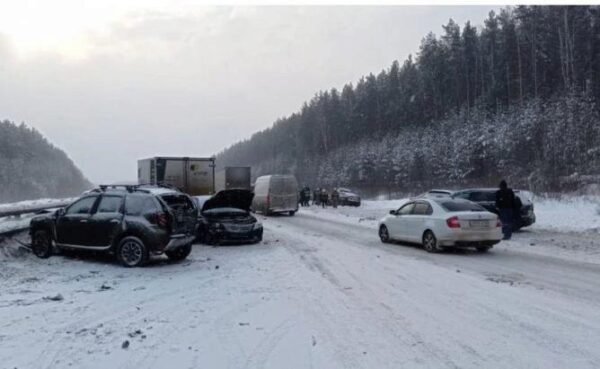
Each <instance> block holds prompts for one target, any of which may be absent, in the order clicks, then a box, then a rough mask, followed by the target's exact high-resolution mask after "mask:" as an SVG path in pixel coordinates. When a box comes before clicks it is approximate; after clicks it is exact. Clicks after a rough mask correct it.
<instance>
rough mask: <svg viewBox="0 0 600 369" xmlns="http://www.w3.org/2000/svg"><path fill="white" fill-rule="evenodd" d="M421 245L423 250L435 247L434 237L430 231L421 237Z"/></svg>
mask: <svg viewBox="0 0 600 369" xmlns="http://www.w3.org/2000/svg"><path fill="white" fill-rule="evenodd" d="M423 247H425V250H427V251H431V250H433V249H435V237H433V235H432V234H431V233H427V234H426V235H425V237H424V239H423Z"/></svg>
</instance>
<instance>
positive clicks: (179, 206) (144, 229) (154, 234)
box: [29, 186, 198, 267]
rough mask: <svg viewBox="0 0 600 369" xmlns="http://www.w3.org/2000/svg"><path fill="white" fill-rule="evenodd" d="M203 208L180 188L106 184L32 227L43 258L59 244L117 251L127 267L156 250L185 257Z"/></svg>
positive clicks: (36, 220) (174, 257) (175, 257)
mask: <svg viewBox="0 0 600 369" xmlns="http://www.w3.org/2000/svg"><path fill="white" fill-rule="evenodd" d="M197 212H198V209H197V208H196V206H195V205H194V203H193V201H192V199H191V198H190V197H189V196H188V195H186V194H184V193H181V192H178V191H176V190H172V189H167V188H160V187H152V186H101V187H100V188H99V189H96V190H93V191H89V192H88V193H86V194H84V195H83V196H82V197H81V198H79V199H77V200H76V201H74V202H73V203H71V204H70V205H69V206H67V207H65V208H63V209H59V210H57V211H55V212H53V213H49V214H44V215H40V216H36V217H34V218H33V219H32V220H31V223H30V228H29V232H30V235H31V246H32V251H33V253H34V254H35V255H37V256H38V257H40V258H47V257H49V256H50V255H51V254H52V253H53V252H54V251H55V250H61V249H78V250H89V251H102V252H108V253H113V254H115V255H116V257H117V259H118V260H119V261H120V262H121V263H122V264H123V265H125V266H127V267H135V266H141V265H143V264H144V263H145V262H146V261H147V260H148V258H149V256H150V254H152V255H159V254H163V253H164V254H166V255H167V257H169V259H172V260H183V259H185V258H186V257H187V256H188V255H189V253H190V252H191V246H192V242H193V241H194V235H195V231H196V227H197Z"/></svg>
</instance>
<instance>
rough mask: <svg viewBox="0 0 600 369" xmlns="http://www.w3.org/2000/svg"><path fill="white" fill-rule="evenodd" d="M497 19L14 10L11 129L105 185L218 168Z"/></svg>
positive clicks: (208, 10) (469, 12)
mask: <svg viewBox="0 0 600 369" xmlns="http://www.w3.org/2000/svg"><path fill="white" fill-rule="evenodd" d="M9 4H10V5H9ZM491 9H492V7H491V6H480V7H477V6H469V7H467V6H461V7H459V6H455V7H448V6H432V7H408V6H403V7H400V6H399V7H339V6H337V7H201V6H193V5H189V2H177V1H168V2H167V1H157V0H145V1H130V2H125V1H116V0H105V1H98V2H96V4H95V5H92V3H91V2H85V1H82V0H73V1H45V0H40V1H39V2H38V1H11V2H4V1H2V2H0V119H9V120H12V121H15V122H17V123H20V122H25V123H27V124H28V125H30V126H33V127H35V128H37V129H38V130H40V131H41V132H42V133H43V134H44V135H45V136H46V137H47V138H48V139H49V140H50V141H51V142H52V143H53V144H55V145H56V146H58V147H60V148H61V149H63V150H65V151H66V152H67V154H68V155H69V157H70V158H71V159H73V161H74V162H75V163H76V164H77V165H78V166H79V167H80V168H81V169H82V171H83V172H84V174H85V175H86V176H87V177H88V178H89V179H90V180H92V181H94V182H96V183H99V182H112V181H120V180H131V179H135V178H136V173H137V171H136V165H137V164H136V163H137V162H136V161H137V159H140V158H144V157H150V156H157V155H177V156H211V155H213V154H215V153H217V152H219V151H221V150H222V149H224V148H225V147H227V146H229V145H230V144H232V143H234V142H236V141H238V140H240V139H243V138H246V137H248V136H249V135H251V134H252V133H253V132H255V131H257V130H260V129H263V128H265V127H268V126H270V125H271V124H272V123H273V122H274V121H275V119H277V118H278V117H282V116H286V115H289V114H291V113H293V112H295V111H297V110H298V109H299V108H300V106H301V104H302V103H303V102H304V101H305V100H307V99H310V98H311V97H312V96H313V95H314V93H316V92H317V91H318V90H321V89H329V88H332V87H338V88H339V87H342V86H343V85H344V84H345V83H347V82H353V81H356V80H357V79H359V78H360V77H361V76H362V75H365V74H368V73H370V72H373V73H377V72H379V71H380V70H381V69H383V68H388V67H389V66H390V64H391V63H392V61H393V60H396V59H397V60H399V61H400V62H402V61H403V60H404V59H405V58H406V57H407V56H408V54H413V55H414V54H416V52H417V51H418V46H419V43H420V41H421V39H422V38H423V37H424V36H425V35H426V34H427V33H428V32H429V31H433V32H434V33H436V34H440V33H441V31H442V27H441V26H442V24H445V23H447V21H448V19H449V18H453V19H454V20H455V21H457V22H458V23H459V24H461V25H462V24H464V22H466V21H467V20H471V22H472V24H474V25H480V24H482V23H483V19H484V18H485V17H486V15H487V13H488V12H489V11H490V10H491Z"/></svg>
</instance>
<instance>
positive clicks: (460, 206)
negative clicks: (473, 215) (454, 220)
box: [438, 200, 485, 213]
mask: <svg viewBox="0 0 600 369" xmlns="http://www.w3.org/2000/svg"><path fill="white" fill-rule="evenodd" d="M438 204H440V205H441V206H442V208H444V210H446V211H449V212H451V213H452V212H456V211H485V209H484V208H483V207H482V206H481V205H478V204H475V203H474V202H470V201H448V200H446V201H438Z"/></svg>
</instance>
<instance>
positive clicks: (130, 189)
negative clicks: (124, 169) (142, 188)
mask: <svg viewBox="0 0 600 369" xmlns="http://www.w3.org/2000/svg"><path fill="white" fill-rule="evenodd" d="M138 187H139V185H130V184H110V185H99V186H98V188H100V191H101V192H106V190H108V189H118V188H124V189H125V190H126V191H127V192H133V191H135V190H137V188H138Z"/></svg>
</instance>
